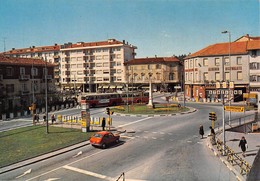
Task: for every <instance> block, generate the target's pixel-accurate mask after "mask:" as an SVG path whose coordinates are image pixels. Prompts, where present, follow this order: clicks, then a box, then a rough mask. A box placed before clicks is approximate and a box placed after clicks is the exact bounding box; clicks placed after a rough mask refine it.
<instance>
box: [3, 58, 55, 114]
mask: <svg viewBox="0 0 260 181" xmlns="http://www.w3.org/2000/svg"><path fill="white" fill-rule="evenodd" d="M54 67H55V65H54V64H51V63H47V62H46V63H45V62H44V61H43V60H40V59H29V58H13V57H5V56H3V55H0V115H1V114H3V113H10V112H19V111H20V112H22V111H26V110H28V107H29V106H30V105H31V104H32V103H33V102H34V103H36V105H37V106H40V105H42V104H44V103H45V96H44V95H45V90H46V86H45V78H46V80H47V83H48V84H47V85H48V86H47V90H48V94H49V95H51V94H52V93H53V94H54V93H55V91H56V89H55V83H54V79H53V76H54ZM46 69H47V73H48V74H47V77H45V75H46V74H45V72H46ZM54 97H55V96H53V97H50V98H49V101H50V102H51V101H54V99H55V98H54Z"/></svg>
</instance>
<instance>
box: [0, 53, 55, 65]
mask: <svg viewBox="0 0 260 181" xmlns="http://www.w3.org/2000/svg"><path fill="white" fill-rule="evenodd" d="M32 64H33V65H35V66H45V61H43V60H41V59H32V58H13V57H6V56H3V55H0V65H32ZM47 66H48V67H54V66H56V64H53V63H49V62H48V63H47Z"/></svg>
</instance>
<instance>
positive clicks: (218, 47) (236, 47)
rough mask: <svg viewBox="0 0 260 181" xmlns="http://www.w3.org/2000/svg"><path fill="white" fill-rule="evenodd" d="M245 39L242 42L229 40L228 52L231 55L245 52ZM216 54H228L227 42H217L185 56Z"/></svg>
mask: <svg viewBox="0 0 260 181" xmlns="http://www.w3.org/2000/svg"><path fill="white" fill-rule="evenodd" d="M247 43H248V42H247V41H243V42H231V48H230V54H231V55H241V54H247V53H248V51H247ZM218 55H229V43H217V44H214V45H210V46H208V47H206V48H203V49H201V50H199V51H197V52H195V53H193V54H191V55H189V56H187V57H185V59H188V58H193V57H205V56H218Z"/></svg>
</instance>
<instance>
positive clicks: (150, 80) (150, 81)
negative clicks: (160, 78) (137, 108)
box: [147, 72, 153, 108]
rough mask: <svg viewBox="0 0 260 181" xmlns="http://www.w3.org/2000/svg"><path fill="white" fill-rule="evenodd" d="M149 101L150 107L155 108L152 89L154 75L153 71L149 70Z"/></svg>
mask: <svg viewBox="0 0 260 181" xmlns="http://www.w3.org/2000/svg"><path fill="white" fill-rule="evenodd" d="M148 75H149V102H148V105H147V106H148V107H149V108H153V91H152V75H153V73H151V72H149V73H148Z"/></svg>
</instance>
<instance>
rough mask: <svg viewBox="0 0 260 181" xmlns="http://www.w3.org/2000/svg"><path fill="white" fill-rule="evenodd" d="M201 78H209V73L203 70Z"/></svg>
mask: <svg viewBox="0 0 260 181" xmlns="http://www.w3.org/2000/svg"><path fill="white" fill-rule="evenodd" d="M203 78H204V80H206V81H208V80H209V74H208V72H204V75H203Z"/></svg>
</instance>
